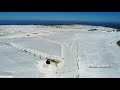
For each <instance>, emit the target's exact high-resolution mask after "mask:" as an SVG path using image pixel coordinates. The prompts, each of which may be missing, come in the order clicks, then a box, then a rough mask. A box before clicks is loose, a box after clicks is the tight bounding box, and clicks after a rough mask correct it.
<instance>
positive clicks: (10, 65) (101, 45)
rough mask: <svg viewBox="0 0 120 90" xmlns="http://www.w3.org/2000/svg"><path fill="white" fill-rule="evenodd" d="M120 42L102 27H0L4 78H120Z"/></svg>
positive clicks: (0, 67) (118, 36) (0, 73)
mask: <svg viewBox="0 0 120 90" xmlns="http://www.w3.org/2000/svg"><path fill="white" fill-rule="evenodd" d="M118 40H120V32H117V29H114V28H108V27H102V26H90V25H51V26H44V25H0V78H119V77H120V47H119V46H118V45H117V41H118ZM47 58H51V59H55V60H56V59H58V60H60V63H59V64H58V65H57V66H56V64H55V63H54V62H51V63H50V64H46V60H47Z"/></svg>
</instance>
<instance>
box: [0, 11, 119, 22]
mask: <svg viewBox="0 0 120 90" xmlns="http://www.w3.org/2000/svg"><path fill="white" fill-rule="evenodd" d="M0 20H65V21H104V22H120V12H0Z"/></svg>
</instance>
